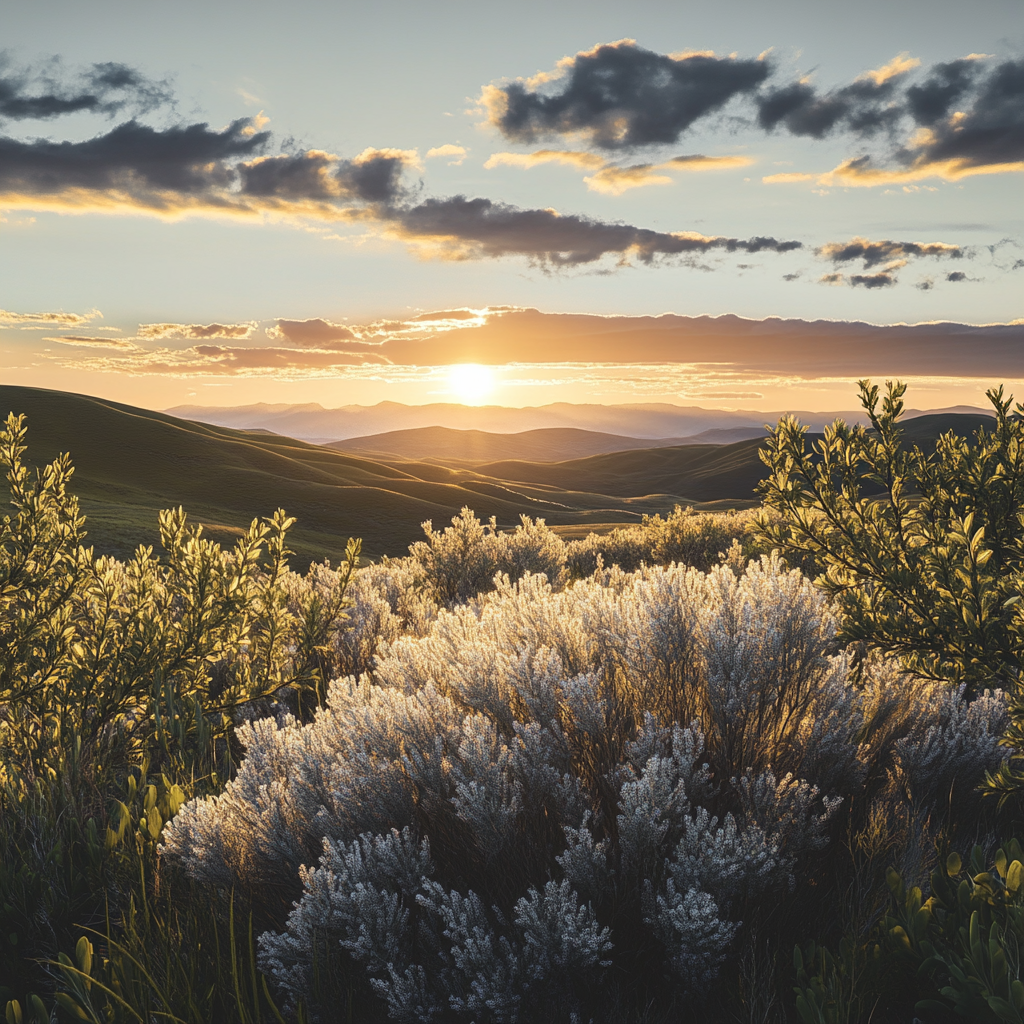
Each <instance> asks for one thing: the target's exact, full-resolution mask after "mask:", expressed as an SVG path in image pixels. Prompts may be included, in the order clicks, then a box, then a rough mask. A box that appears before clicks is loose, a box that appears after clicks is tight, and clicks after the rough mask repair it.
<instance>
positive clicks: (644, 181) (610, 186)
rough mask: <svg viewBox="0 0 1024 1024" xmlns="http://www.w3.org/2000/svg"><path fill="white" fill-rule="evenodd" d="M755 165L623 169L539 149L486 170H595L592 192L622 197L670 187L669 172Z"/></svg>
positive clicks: (493, 161)
mask: <svg viewBox="0 0 1024 1024" xmlns="http://www.w3.org/2000/svg"><path fill="white" fill-rule="evenodd" d="M753 162H754V161H753V160H752V159H751V158H750V157H747V156H704V155H703V154H701V153H698V154H694V155H692V156H676V157H673V158H672V159H671V160H666V161H664V162H663V163H658V164H634V165H632V166H628V167H622V166H620V165H618V164H612V163H609V162H608V161H606V160H605V159H604V158H603V157H600V156H598V155H597V154H596V153H587V152H584V151H581V150H574V149H539V150H537V151H536V152H533V153H492V154H491V156H490V157H489V159H488V160H487V162H486V163H485V164H484V167H485V168H486V169H487V170H491V169H493V168H495V167H499V166H503V165H504V166H508V167H522V168H524V169H527V170H528V169H529V168H531V167H537V166H539V165H541V164H550V163H557V164H564V165H566V166H569V167H579V168H581V169H582V170H593V171H594V172H595V173H593V174H591V175H589V176H588V177H585V178H584V179H583V180H584V181H585V182H586V184H587V188H589V189H590V191H591V192H601V193H602V194H604V195H613V196H618V195H622V193H623V192H625V191H626V190H627V189H631V188H640V187H641V186H643V185H670V184H671V183H672V178H670V177H669V176H668V175H667V174H665V173H663V172H665V171H716V170H728V169H731V168H735V167H747V166H749V165H750V164H752V163H753Z"/></svg>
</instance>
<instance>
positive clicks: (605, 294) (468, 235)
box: [0, 0, 1024, 409]
mask: <svg viewBox="0 0 1024 1024" xmlns="http://www.w3.org/2000/svg"><path fill="white" fill-rule="evenodd" d="M0 42H2V44H3V46H4V47H6V49H5V50H3V51H2V54H0V382H2V383H10V384H29V385H37V386H45V387H55V388H61V389H65V390H72V391H80V392H85V393H88V394H94V395H100V396H103V397H108V398H114V399H117V400H119V401H124V402H129V403H133V404H138V405H143V406H147V407H151V408H166V407H170V406H174V405H177V404H181V403H194V404H206V405H233V404H242V403H250V402H258V401H266V402H320V403H322V404H324V405H326V406H338V405H344V404H351V403H358V404H363V405H367V404H373V403H375V402H378V401H381V400H384V399H389V400H395V401H402V402H409V403H427V402H438V401H467V402H484V401H486V402H491V403H495V404H504V405H540V404H544V403H547V402H552V401H575V402H603V403H616V402H648V401H663V402H674V403H677V404H682V405H687V404H692V405H704V406H708V407H729V408H733V407H744V408H771V409H781V408H785V407H791V408H803V409H830V408H850V407H851V404H852V399H853V396H854V392H855V388H854V386H853V384H852V381H854V380H855V379H856V378H857V377H858V376H862V375H865V374H872V375H874V376H879V377H880V376H884V375H885V374H886V373H891V374H894V375H895V374H899V375H901V376H903V377H905V378H910V379H911V381H912V386H913V387H914V389H915V390H914V391H912V393H911V398H912V399H913V400H912V403H911V404H913V405H916V406H918V407H921V408H925V407H932V408H935V407H940V406H944V405H951V404H955V403H961V402H963V403H968V404H982V403H983V401H984V400H983V393H984V390H985V388H986V387H988V386H990V385H991V384H993V383H996V382H998V381H1006V382H1007V383H1008V384H1009V387H1010V390H1015V391H1017V392H1018V393H1019V394H1020V396H1021V397H1024V385H1022V378H1024V4H1022V3H1021V2H1020V0H975V2H973V3H971V4H953V3H950V2H948V0H900V2H899V3H893V2H892V0H885V2H882V0H862V2H861V3H859V4H856V5H851V4H845V3H843V4H841V3H836V2H832V0H790V2H781V3H774V4H770V5H769V4H764V3H761V2H755V0H718V2H716V3H713V4H711V3H699V4H698V3H693V2H680V0H671V2H668V0H666V2H660V0H659V2H650V0H648V2H641V3H632V4H623V3H621V2H620V3H609V2H604V0H596V2H595V0H586V2H582V0H579V2H577V0H573V2H555V3H551V2H550V0H546V2H540V0H525V2H523V0H520V2H517V3H516V4H498V3H483V4H481V3H479V2H477V3H462V2H458V3H453V2H446V3H440V4H423V3H412V2H409V0H402V2H398V0H382V2H381V0H378V2H377V3H374V4H361V5H356V4H351V3H334V4H326V3H313V2H309V0H297V2H292V3H290V4H288V5H287V6H285V5H281V4H276V3H275V4H271V3H265V2H259V0H257V2H253V0H249V2H247V3H227V2H224V0H204V2H202V3H199V2H194V0H181V2H178V3H176V4H173V5H168V4H156V3H152V2H150V0H145V2H139V0H134V2H132V3H126V2H122V0H96V2H93V3H89V4H81V3H71V2H55V0H36V2H32V3H28V2H25V0H16V2H15V3H13V4H11V5H8V7H7V8H6V9H5V13H4V18H3V35H2V37H0ZM532 310H536V311H539V312H531V311H532ZM555 314H576V315H577V316H575V317H564V316H555ZM663 314H674V316H669V317H663V316H662V315H663ZM580 315H589V316H591V317H593V318H594V319H585V318H584V319H581V318H580ZM724 315H731V316H735V317H739V318H744V319H743V320H740V321H733V320H726V321H716V322H712V323H710V324H709V322H708V321H706V320H702V319H696V320H690V319H687V318H704V317H709V316H710V317H722V316H724ZM659 317H660V319H635V318H659ZM598 318H600V319H598ZM766 318H781V322H780V320H779V319H771V320H768V323H767V324H750V323H748V322H747V321H750V320H753V321H761V320H765V319H766ZM789 321H825V322H824V323H819V324H817V326H815V327H813V328H809V327H807V326H806V325H804V324H800V323H793V324H791V325H788V326H787V322H789ZM846 321H856V322H863V323H864V324H869V325H898V324H930V323H933V322H936V321H952V322H954V323H956V324H963V325H997V326H994V327H991V326H990V327H988V328H986V329H985V330H982V331H976V332H971V331H961V330H959V329H956V330H954V329H951V328H946V327H942V328H936V329H931V328H929V329H928V330H918V331H917V333H914V332H909V333H908V332H906V331H903V332H902V333H901V332H900V331H896V332H891V333H889V334H886V333H885V332H878V331H872V330H870V329H868V328H863V329H861V328H856V329H853V328H850V327H849V326H847V325H846V324H845V323H844V322H846ZM1015 322H1016V324H1015ZM998 325H1002V326H1001V327H1000V326H998ZM716 337H721V338H722V339H723V340H722V341H721V343H720V344H719V342H716V341H715V340H714V339H715V338H716ZM751 339H753V340H751ZM935 346H938V347H937V348H935ZM851 347H852V348H851ZM888 352H891V353H892V356H893V358H892V363H891V365H890V364H889V363H887V361H886V359H887V353H888ZM936 352H941V356H938V355H934V354H933V353H936ZM857 353H863V356H862V357H861V356H860V355H857ZM453 367H455V369H453ZM467 367H468V368H467Z"/></svg>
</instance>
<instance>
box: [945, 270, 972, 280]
mask: <svg viewBox="0 0 1024 1024" xmlns="http://www.w3.org/2000/svg"><path fill="white" fill-rule="evenodd" d="M946 280H947V281H954V282H956V281H966V280H967V275H966V274H965V273H964V272H963V271H962V270H954V271H953V273H952V274H947V275H946Z"/></svg>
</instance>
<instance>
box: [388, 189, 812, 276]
mask: <svg viewBox="0 0 1024 1024" xmlns="http://www.w3.org/2000/svg"><path fill="white" fill-rule="evenodd" d="M389 217H390V220H391V225H392V232H393V233H394V234H395V235H396V236H398V237H400V238H402V239H404V240H406V241H409V242H411V243H414V244H417V245H419V246H421V247H422V246H426V247H427V248H428V249H429V250H433V251H434V252H435V253H436V254H437V255H440V256H443V257H446V258H449V259H475V258H485V257H491V258H494V257H502V256H526V257H528V258H530V259H533V260H535V261H537V262H539V263H542V264H545V265H550V266H556V267H572V266H579V265H581V264H587V263H593V262H595V261H597V260H599V259H601V258H602V257H604V256H607V255H615V256H618V257H619V260H620V262H621V263H625V262H628V261H629V260H631V259H633V258H635V259H637V260H639V261H640V262H641V263H648V264H649V263H652V262H654V261H655V260H656V259H657V258H658V257H673V256H685V255H689V254H696V253H707V252H709V251H712V250H721V251H724V252H748V253H755V252H766V251H771V252H790V251H792V250H794V249H800V248H802V243H800V242H796V241H780V240H778V239H776V238H769V237H755V238H749V239H740V238H723V237H719V236H707V235H700V234H696V233H693V232H679V233H669V232H662V231H653V230H650V229H648V228H639V227H634V226H632V225H630V224H609V223H606V222H603V221H598V220H591V219H590V218H588V217H582V216H577V215H562V214H559V213H557V212H556V211H554V210H523V209H520V208H518V207H515V206H506V205H504V204H502V203H495V202H492V201H491V200H490V199H467V198H466V197H465V196H455V197H453V198H449V199H428V200H426V201H425V202H423V203H420V204H419V205H417V206H412V207H407V208H405V209H400V210H393V211H389Z"/></svg>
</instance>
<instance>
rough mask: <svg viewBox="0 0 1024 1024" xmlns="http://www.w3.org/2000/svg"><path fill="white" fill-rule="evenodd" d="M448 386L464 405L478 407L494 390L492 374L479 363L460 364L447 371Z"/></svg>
mask: <svg viewBox="0 0 1024 1024" xmlns="http://www.w3.org/2000/svg"><path fill="white" fill-rule="evenodd" d="M448 386H449V387H450V388H451V390H452V391H454V392H455V394H456V395H458V396H459V401H460V402H463V403H464V404H465V405H480V403H481V402H483V401H484V399H485V398H487V396H488V395H489V394H490V393H491V392H492V391H493V390H494V373H493V371H492V370H491V369H490V368H489V367H486V366H480V364H479V363H460V364H459V365H458V366H452V367H451V368H450V369H449V370H448Z"/></svg>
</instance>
